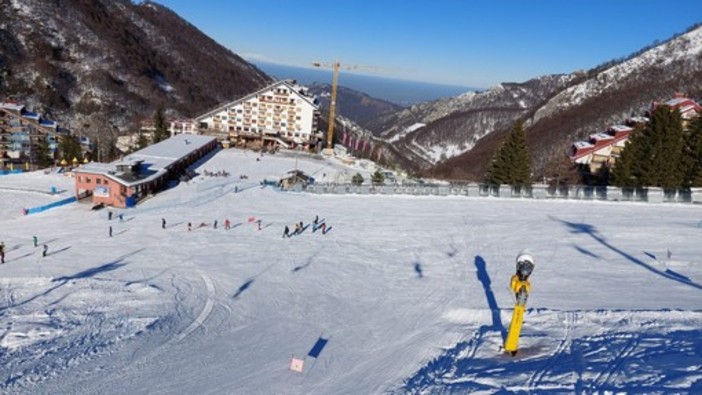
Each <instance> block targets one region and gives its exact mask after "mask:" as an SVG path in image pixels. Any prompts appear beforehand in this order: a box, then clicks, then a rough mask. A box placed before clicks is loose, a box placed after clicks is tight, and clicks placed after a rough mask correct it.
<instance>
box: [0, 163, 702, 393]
mask: <svg viewBox="0 0 702 395" xmlns="http://www.w3.org/2000/svg"><path fill="white" fill-rule="evenodd" d="M257 158H258V160H257ZM295 167H298V168H299V169H302V170H303V171H305V172H307V173H309V174H311V175H313V176H314V177H315V178H316V179H317V180H318V181H320V180H334V179H338V175H339V174H347V175H348V174H355V172H356V171H357V169H354V168H348V167H344V166H343V165H342V164H341V162H336V161H334V160H322V159H314V158H311V157H310V158H308V157H306V156H304V155H301V156H299V157H296V156H292V155H291V156H287V157H284V156H281V155H280V154H276V155H267V156H263V157H260V156H259V155H258V154H255V153H253V152H247V151H239V150H225V151H220V152H218V153H217V154H215V155H214V156H212V157H211V158H209V159H208V160H206V161H203V162H202V163H199V164H198V166H197V167H196V169H195V171H196V172H197V173H198V174H199V175H198V176H197V177H195V178H194V179H193V180H191V181H190V182H187V183H185V182H182V183H180V184H178V185H176V186H173V187H172V188H170V189H168V190H166V191H163V192H161V193H159V194H157V195H155V196H153V197H151V198H149V199H147V200H146V201H144V202H142V203H140V204H139V205H138V206H137V207H136V208H133V209H126V210H112V211H113V213H114V216H113V219H112V220H111V221H110V220H108V219H107V217H108V211H109V210H110V209H107V208H106V209H103V210H97V211H94V210H91V209H90V204H87V203H73V204H69V205H66V206H63V207H59V208H55V209H51V210H48V211H45V212H42V213H39V214H34V215H28V216H23V215H21V209H22V208H27V207H33V206H35V205H41V204H47V203H51V202H52V201H54V200H56V199H61V198H65V197H66V196H70V194H71V193H72V191H73V189H72V188H73V187H72V179H70V178H69V177H66V176H64V175H62V174H57V173H54V172H49V173H48V174H45V173H43V172H36V173H28V174H22V175H11V176H0V198H1V199H2V206H1V207H2V208H1V209H0V240H2V241H3V242H4V243H5V246H6V248H5V249H6V263H5V264H4V265H0V392H4V393H32V394H72V393H81V394H82V393H91V394H98V393H99V394H112V393H114V394H145V393H149V394H161V393H163V394H165V393H169V394H170V393H182V394H208V393H212V394H220V393H232V394H381V393H437V392H440V393H447V392H455V393H495V392H501V391H504V390H507V391H515V392H518V391H529V392H531V393H564V392H565V393H572V392H587V393H620V392H636V393H700V392H702V351H701V350H702V265H701V262H700V259H701V258H700V257H701V256H702V243H700V238H701V236H702V228H700V221H702V210H701V209H700V207H699V206H694V205H684V204H679V205H673V204H659V205H656V204H642V203H617V202H577V201H563V200H529V199H498V198H468V197H446V196H399V195H398V196H392V195H390V196H388V195H353V194H351V195H342V194H339V195H315V194H307V193H294V192H285V191H280V190H278V189H276V188H274V187H270V186H266V187H262V186H261V184H260V182H261V180H263V179H264V178H266V177H269V176H271V175H282V174H284V173H285V172H287V171H289V170H292V169H294V168H295ZM205 170H207V171H208V174H212V172H214V174H216V172H217V171H220V170H225V171H226V172H228V173H229V174H230V175H229V176H228V177H223V176H220V177H215V176H206V175H205ZM244 176H245V177H244ZM365 176H367V174H366V175H364V177H365ZM52 186H54V187H56V190H57V193H56V194H55V195H51V194H49V193H47V192H48V191H49V190H50V189H51V187H52ZM119 215H122V218H123V219H122V220H120V219H119ZM315 216H318V217H319V219H320V222H324V223H325V224H326V225H327V228H326V230H327V232H326V233H323V231H322V230H321V229H319V230H317V231H313V227H312V225H310V226H309V227H306V228H305V229H304V231H303V232H302V233H301V234H298V235H295V236H292V237H289V238H284V237H282V235H283V228H284V226H286V225H287V226H288V227H289V228H290V229H291V230H293V229H294V224H295V223H297V222H300V221H302V222H303V223H304V224H305V225H309V224H310V223H311V222H312V221H313V219H314V218H315ZM162 219H165V220H166V227H165V229H163V228H162V226H161V225H162ZM226 219H229V221H230V225H231V226H230V229H225V228H224V225H225V220H226ZM215 221H217V224H218V226H217V228H216V229H215V228H214V222H215ZM188 223H190V224H191V225H192V230H190V231H189V230H188ZM110 226H111V227H112V230H113V235H112V237H110V236H109V227H110ZM259 227H260V229H259ZM32 236H37V238H38V246H37V247H34V245H33V240H32ZM43 245H47V248H48V255H47V256H46V257H42V254H41V251H42V250H43ZM525 248H527V249H529V250H530V251H531V253H532V254H533V255H534V256H535V257H536V268H535V270H534V273H533V275H532V277H531V282H532V292H531V295H530V298H529V301H528V304H527V313H526V315H525V320H524V326H523V330H522V336H521V338H520V351H519V353H518V354H517V355H516V356H510V355H507V354H505V353H504V352H503V351H502V350H501V349H500V346H501V344H502V342H503V339H504V336H505V332H506V331H507V328H508V327H509V322H510V319H511V316H512V308H513V306H514V300H513V295H512V294H511V292H510V290H509V288H508V283H509V278H510V276H511V275H512V274H513V272H514V270H515V263H514V258H515V257H516V255H517V254H518V253H519V252H520V251H522V250H523V249H525ZM292 358H297V359H301V360H303V362H304V366H303V368H302V372H297V371H294V370H291V369H290V366H291V359H292Z"/></svg>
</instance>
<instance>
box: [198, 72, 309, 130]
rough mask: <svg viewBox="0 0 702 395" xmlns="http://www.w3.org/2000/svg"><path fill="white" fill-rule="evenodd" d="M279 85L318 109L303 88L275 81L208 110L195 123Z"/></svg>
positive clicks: (289, 82) (286, 81)
mask: <svg viewBox="0 0 702 395" xmlns="http://www.w3.org/2000/svg"><path fill="white" fill-rule="evenodd" d="M280 85H285V86H286V87H288V89H290V91H291V92H293V93H294V94H295V95H297V96H299V97H300V98H302V99H303V100H304V101H306V102H307V103H309V104H310V105H311V106H313V107H314V108H318V107H319V106H318V105H317V104H316V103H315V102H314V98H312V97H310V96H307V94H306V93H304V92H306V88H305V87H302V86H300V85H297V84H294V83H293V82H292V81H290V80H281V81H276V82H274V83H272V84H271V85H268V86H266V87H265V88H263V89H260V90H258V91H256V92H254V93H251V94H248V95H246V96H244V97H242V98H239V99H237V100H234V101H232V102H229V103H227V104H223V105H221V106H219V107H217V108H215V109H214V110H210V111H208V112H206V113H205V114H202V115H200V116H198V117H196V118H195V121H198V122H199V121H200V120H202V119H204V118H207V117H211V116H213V115H215V114H217V113H219V112H222V111H225V110H226V109H227V108H229V107H231V106H234V105H237V104H238V103H242V102H244V101H246V100H249V99H251V98H252V97H256V96H257V95H260V94H262V93H264V92H266V91H269V90H271V89H274V88H276V87H277V86H280ZM300 91H303V92H300Z"/></svg>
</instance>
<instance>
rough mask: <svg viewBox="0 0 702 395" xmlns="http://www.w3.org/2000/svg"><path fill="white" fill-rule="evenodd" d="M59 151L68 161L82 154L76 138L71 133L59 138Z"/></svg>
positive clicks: (78, 157)
mask: <svg viewBox="0 0 702 395" xmlns="http://www.w3.org/2000/svg"><path fill="white" fill-rule="evenodd" d="M59 151H61V157H62V158H63V159H66V161H68V163H71V161H72V160H73V158H76V159H80V158H81V157H82V156H83V153H82V150H81V149H80V143H79V142H78V139H77V138H76V137H75V136H72V135H68V136H64V137H63V138H62V139H61V143H60V144H59Z"/></svg>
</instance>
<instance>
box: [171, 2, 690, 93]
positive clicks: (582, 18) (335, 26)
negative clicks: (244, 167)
mask: <svg viewBox="0 0 702 395" xmlns="http://www.w3.org/2000/svg"><path fill="white" fill-rule="evenodd" d="M157 2H158V3H160V4H163V5H165V6H166V7H168V8H170V9H171V10H173V11H175V12H176V13H178V14H179V15H180V16H181V17H183V18H184V19H186V20H188V21H189V22H190V23H192V24H193V25H195V26H197V27H198V28H199V29H200V30H201V31H203V32H204V33H205V34H207V35H209V36H210V37H212V38H213V39H215V40H216V41H218V42H219V43H220V44H222V45H223V46H225V47H227V48H229V49H231V50H232V51H234V52H235V53H237V54H239V55H241V56H243V57H245V58H247V59H249V60H253V59H255V60H258V61H267V62H272V63H280V64H289V65H294V66H303V67H307V66H309V65H310V64H311V62H313V61H322V62H332V61H334V60H339V61H340V62H341V63H342V64H345V65H358V66H363V70H364V72H367V73H369V74H374V75H379V76H388V77H393V78H398V79H409V80H415V81H425V82H435V83H444V84H451V85H461V86H466V87H475V88H488V87H490V86H493V85H495V84H498V83H500V82H523V81H526V80H528V79H530V78H534V77H537V76H540V75H544V74H554V73H570V72H573V71H575V70H579V69H588V68H591V67H594V66H597V65H598V64H601V63H603V62H606V61H609V60H612V59H615V58H620V57H625V56H627V55H629V54H631V53H632V52H635V51H637V50H639V49H641V48H642V47H644V46H646V45H649V44H652V43H653V42H654V41H656V40H661V41H663V40H666V39H668V38H670V37H671V36H673V35H674V34H676V33H682V32H684V31H685V30H687V28H689V27H691V26H692V25H694V24H695V23H699V22H702V1H701V0H677V1H675V2H674V3H670V2H668V1H664V0H609V1H606V0H588V1H586V0H522V1H517V0H501V1H489V0H483V1H477V0H432V1H428V0H427V1H412V0H405V1H401V0H373V1H371V0H350V1H327V2H324V1H312V0H253V1H252V0H247V1H241V0H233V1H216V0H199V1H192V0H157ZM673 4H674V5H673Z"/></svg>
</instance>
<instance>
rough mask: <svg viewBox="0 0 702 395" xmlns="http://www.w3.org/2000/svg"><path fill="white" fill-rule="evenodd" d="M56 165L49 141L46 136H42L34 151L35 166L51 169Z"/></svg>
mask: <svg viewBox="0 0 702 395" xmlns="http://www.w3.org/2000/svg"><path fill="white" fill-rule="evenodd" d="M53 163H54V159H53V158H52V157H51V148H50V147H49V140H48V139H47V137H46V136H41V137H39V138H38V139H37V145H36V147H35V150H34V164H35V165H37V166H38V167H39V168H46V167H50V166H51V165H52V164H53Z"/></svg>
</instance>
